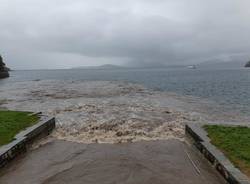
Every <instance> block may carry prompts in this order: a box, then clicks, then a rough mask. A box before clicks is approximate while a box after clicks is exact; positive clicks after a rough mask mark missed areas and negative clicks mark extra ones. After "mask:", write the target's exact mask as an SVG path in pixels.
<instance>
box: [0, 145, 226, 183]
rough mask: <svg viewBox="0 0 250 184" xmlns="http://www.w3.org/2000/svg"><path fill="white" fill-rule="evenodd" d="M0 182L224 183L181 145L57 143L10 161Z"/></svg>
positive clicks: (204, 161)
mask: <svg viewBox="0 0 250 184" xmlns="http://www.w3.org/2000/svg"><path fill="white" fill-rule="evenodd" d="M186 153H188V154H189V155H190V156H191V158H192V160H193V161H194V162H195V164H196V165H197V167H198V169H199V170H200V173H198V172H197V170H196V169H195V167H194V166H193V165H192V163H191V161H190V160H189V159H188V156H187V154H186ZM0 183H1V184H16V183H19V184H85V183H86V184H100V183H102V184H115V183H119V184H152V183H154V184H178V183H180V184H200V183H202V184H219V183H224V180H223V179H222V178H221V177H220V176H219V175H218V174H217V173H216V172H215V171H214V170H213V169H212V168H211V167H210V165H209V164H208V163H207V161H206V160H204V159H203V158H202V157H200V156H199V154H198V153H196V152H195V151H194V150H193V148H191V147H190V146H188V145H186V144H185V143H183V142H180V141H178V140H166V141H148V142H146V141H143V142H137V143H124V144H82V143H73V142H67V141H58V140H54V141H52V142H50V143H47V144H45V145H43V146H41V147H39V148H37V149H35V150H33V151H30V152H29V153H27V154H25V155H23V156H22V157H21V158H19V159H18V160H17V161H14V162H12V163H11V164H10V165H9V166H8V167H6V168H5V169H4V170H2V171H1V173H0Z"/></svg>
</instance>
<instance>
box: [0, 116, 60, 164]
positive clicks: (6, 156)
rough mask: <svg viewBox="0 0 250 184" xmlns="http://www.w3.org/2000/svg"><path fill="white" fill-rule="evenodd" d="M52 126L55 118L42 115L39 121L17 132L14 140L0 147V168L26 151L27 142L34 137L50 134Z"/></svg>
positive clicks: (53, 126)
mask: <svg viewBox="0 0 250 184" xmlns="http://www.w3.org/2000/svg"><path fill="white" fill-rule="evenodd" d="M54 128H55V118H48V117H44V116H42V117H41V120H40V122H38V123H37V124H35V125H33V126H32V127H30V128H28V129H26V130H24V131H22V132H20V133H19V134H17V135H16V136H15V139H14V141H12V142H11V143H9V144H7V145H4V146H2V147H0V168H2V167H3V166H5V165H6V164H7V163H9V162H10V161H11V160H13V159H14V158H15V157H16V156H18V155H19V154H21V153H24V152H26V150H27V146H28V144H30V143H32V142H33V141H34V140H35V139H36V138H38V137H42V136H46V135H48V134H50V133H51V132H52V130H53V129H54Z"/></svg>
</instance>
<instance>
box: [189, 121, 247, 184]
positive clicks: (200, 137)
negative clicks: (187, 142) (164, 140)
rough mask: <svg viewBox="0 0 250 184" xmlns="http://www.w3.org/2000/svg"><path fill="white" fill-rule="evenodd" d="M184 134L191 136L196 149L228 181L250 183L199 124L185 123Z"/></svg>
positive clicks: (234, 183) (231, 182)
mask: <svg viewBox="0 0 250 184" xmlns="http://www.w3.org/2000/svg"><path fill="white" fill-rule="evenodd" d="M186 135H187V136H189V137H191V138H192V140H193V142H194V145H195V146H196V147H197V149H198V150H199V151H200V152H201V153H202V154H203V156H204V157H205V158H206V159H207V160H208V161H209V162H210V163H211V164H212V165H213V167H214V168H215V169H216V170H217V171H218V172H219V173H220V174H221V175H222V176H223V177H224V178H225V180H226V181H227V182H228V183H230V184H250V180H249V179H248V177H247V176H246V175H244V174H243V173H242V172H241V171H240V170H239V169H237V168H235V167H234V165H233V164H232V163H231V162H230V161H229V160H228V159H227V158H226V157H225V156H224V154H223V153H222V152H221V151H219V150H218V149H217V148H216V147H215V146H214V145H212V144H211V143H210V139H209V138H208V136H207V133H206V132H205V130H204V129H203V128H202V127H201V125H198V124H191V123H190V124H186Z"/></svg>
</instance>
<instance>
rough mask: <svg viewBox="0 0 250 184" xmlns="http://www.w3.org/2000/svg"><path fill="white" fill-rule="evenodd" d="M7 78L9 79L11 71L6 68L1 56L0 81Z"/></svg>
mask: <svg viewBox="0 0 250 184" xmlns="http://www.w3.org/2000/svg"><path fill="white" fill-rule="evenodd" d="M7 77H9V69H8V68H7V67H6V65H5V63H4V62H3V58H2V56H1V55H0V79H3V78H7Z"/></svg>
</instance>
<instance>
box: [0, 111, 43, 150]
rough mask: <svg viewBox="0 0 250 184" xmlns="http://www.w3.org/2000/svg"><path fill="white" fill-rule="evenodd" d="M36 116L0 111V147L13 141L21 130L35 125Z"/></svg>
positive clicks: (27, 113) (26, 113)
mask: <svg viewBox="0 0 250 184" xmlns="http://www.w3.org/2000/svg"><path fill="white" fill-rule="evenodd" d="M38 119H39V118H38V117H37V116H30V113H29V112H16V111H0V146H1V145H4V144H7V143H9V142H11V141H12V140H13V138H14V137H15V135H16V134H17V133H19V132H20V131H21V130H23V129H25V128H27V127H29V126H31V125H33V124H35V123H36V122H37V121H38Z"/></svg>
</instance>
